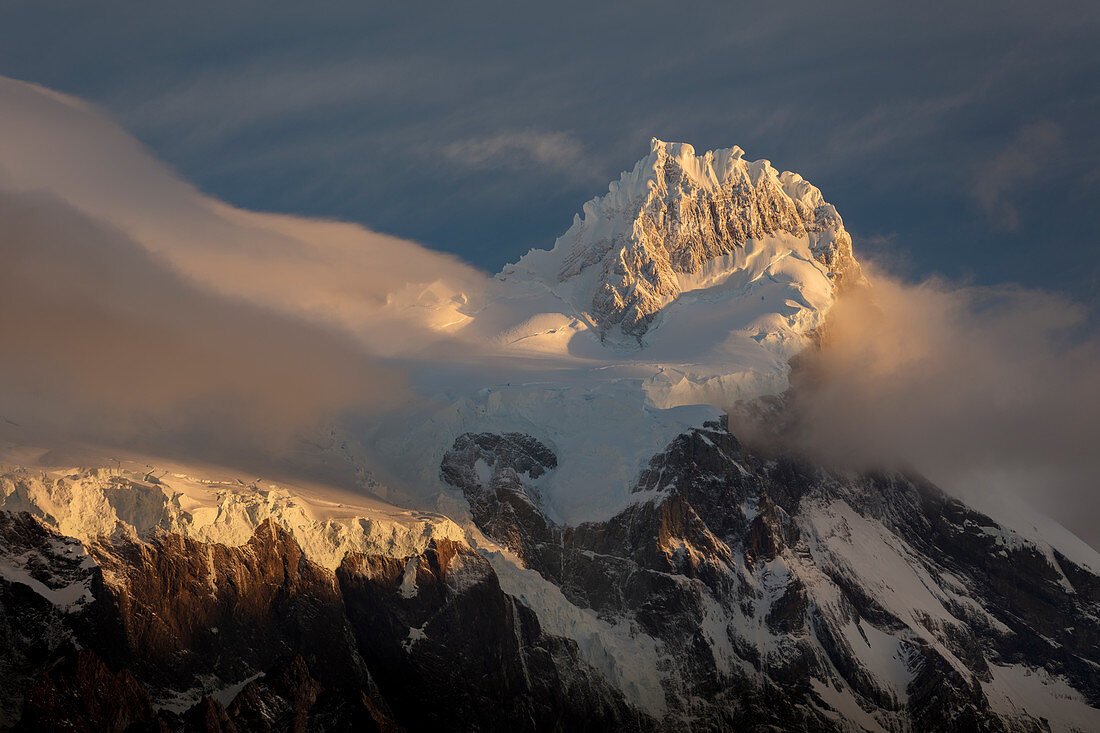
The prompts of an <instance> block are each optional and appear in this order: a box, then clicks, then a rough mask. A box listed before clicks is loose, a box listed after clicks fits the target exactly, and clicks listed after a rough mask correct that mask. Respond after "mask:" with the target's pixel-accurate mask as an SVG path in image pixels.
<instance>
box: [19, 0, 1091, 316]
mask: <svg viewBox="0 0 1100 733" xmlns="http://www.w3.org/2000/svg"><path fill="white" fill-rule="evenodd" d="M223 5H226V6H232V7H222V6H223ZM1098 38H1100V4H1097V3H1095V2H1055V3H1035V2H1027V3H1014V2H998V3H981V4H975V3H961V4H960V3H955V2H952V3H910V4H904V6H903V4H898V3H875V2H866V3H858V2H856V3H853V2H845V3H817V2H814V3H802V2H790V3H781V4H776V3H751V4H745V5H744V7H738V6H737V4H734V3H713V4H712V3H691V2H685V3H660V4H656V3H643V2H634V3H627V4H614V3H582V4H569V3H564V2H553V3H543V4H540V5H539V6H533V5H531V4H526V3H514V2H500V3H483V2H478V3H471V2H465V3H439V4H430V3H411V4H410V3H400V4H395V3H390V4H387V5H386V6H384V7H383V6H382V5H381V4H375V3H362V2H347V3H340V2H328V3H297V2H296V3H276V2H256V3H245V2H237V3H220V2H219V3H205V2H189V3H173V4H166V3H147V4H138V3H132V2H126V3H112V2H100V3H94V4H91V3H82V2H72V3H58V2H48V1H46V2H44V1H43V0H33V1H27V2H21V1H19V0H7V1H6V2H4V3H3V4H0V74H3V75H6V76H11V77H15V78H21V79H25V80H28V81H33V82H37V83H40V84H43V85H46V86H49V87H52V88H56V89H59V90H62V91H66V92H70V93H73V94H76V95H79V96H81V97H84V98H86V99H90V100H92V101H94V102H96V103H98V104H99V105H101V106H102V107H104V108H105V109H106V110H107V111H108V112H109V113H111V114H112V115H113V116H114V117H115V118H116V119H119V120H120V121H121V122H122V124H123V125H124V126H126V127H127V128H128V129H129V130H130V131H132V132H133V133H134V134H136V135H137V136H138V137H139V138H140V139H141V140H143V141H144V142H146V143H147V144H148V145H149V146H151V147H152V148H153V149H154V151H155V153H156V154H157V155H158V156H159V157H161V158H163V159H165V160H167V161H168V162H170V163H171V164H172V165H174V166H175V167H176V168H177V169H178V170H179V171H180V173H181V174H182V175H183V177H185V178H186V179H188V180H191V181H194V182H196V183H197V184H198V185H199V186H200V187H202V188H203V189H204V190H205V191H207V192H209V193H211V194H213V195H215V196H217V197H219V198H223V199H225V200H228V201H230V202H232V203H235V204H238V205H241V206H245V207H249V208H255V209H263V210H275V211H280V212H293V213H303V214H310V215H322V216H334V217H339V218H342V219H348V220H352V221H357V222H361V223H363V224H365V225H367V226H368V227H370V228H372V229H375V230H379V231H383V232H388V233H392V234H397V235H400V236H403V237H408V238H413V239H416V240H418V241H421V242H423V243H425V244H427V245H429V246H431V247H434V248H437V249H441V250H445V251H449V252H454V253H457V254H459V255H460V256H462V257H463V258H465V259H466V260H467V261H469V262H471V263H473V264H475V265H477V266H479V267H482V268H485V269H488V270H496V269H497V268H499V267H500V266H501V265H503V264H504V263H506V262H508V261H511V260H514V259H515V258H517V257H518V256H519V255H520V254H522V253H523V252H525V251H526V250H527V249H529V248H530V247H533V246H542V247H546V246H549V245H550V244H552V242H553V240H554V238H555V237H556V236H558V235H559V234H561V233H562V232H564V230H565V229H566V228H567V227H568V226H569V224H570V222H571V220H572V215H573V213H574V212H575V211H578V210H579V208H580V205H581V203H583V202H584V201H585V200H587V199H588V198H591V197H592V196H593V195H596V194H599V193H601V192H603V191H605V190H606V186H607V183H608V181H609V180H611V179H612V178H614V177H617V175H618V173H619V172H620V171H622V170H624V169H628V168H630V167H631V166H632V165H633V163H634V162H635V161H636V160H637V159H638V158H640V157H642V156H643V155H644V154H645V153H646V152H647V151H648V141H649V138H650V137H652V136H658V137H661V138H663V139H669V140H683V141H687V142H690V143H692V144H693V145H695V146H696V148H697V149H700V150H702V149H709V148H714V147H726V146H730V145H734V144H737V145H740V146H742V147H743V148H744V149H745V150H746V151H747V154H748V156H749V157H750V158H753V159H755V158H768V159H770V160H771V161H773V163H774V164H775V165H776V166H777V167H779V168H781V169H791V170H795V171H798V172H800V173H802V174H803V175H805V176H806V177H807V178H808V179H809V180H811V181H813V182H814V183H815V184H817V185H818V186H819V187H820V188H821V189H822V190H823V191H824V193H825V196H826V198H827V199H828V200H829V201H831V202H833V203H835V204H836V206H837V208H838V209H839V210H840V212H841V214H842V216H843V217H844V218H845V221H846V223H847V225H848V228H849V229H850V230H851V231H852V232H853V235H854V237H855V240H856V247H857V254H858V253H863V254H875V255H877V256H883V255H885V256H887V257H889V258H890V259H891V260H892V261H893V262H894V264H895V266H898V267H901V268H902V269H903V270H904V271H905V272H906V273H907V274H909V275H911V276H913V277H920V276H922V275H925V274H928V273H932V272H939V273H944V274H946V275H947V276H949V277H951V278H955V279H962V280H968V281H970V282H973V283H977V284H990V283H1000V282H1005V281H1009V282H1017V283H1021V284H1023V285H1026V286H1029V287H1042V288H1047V289H1054V290H1059V291H1064V292H1066V293H1068V294H1070V295H1071V296H1073V297H1075V298H1077V299H1078V300H1082V301H1085V302H1086V303H1088V304H1089V305H1090V306H1092V307H1095V306H1096V305H1097V302H1098V301H1100V258H1098V255H1097V236H1096V233H1095V232H1096V224H1095V212H1096V211H1097V204H1098V198H1100V135H1097V134H1096V130H1097V129H1100V84H1098V83H1097V80H1098V79H1100V43H1098V42H1097V39H1098Z"/></svg>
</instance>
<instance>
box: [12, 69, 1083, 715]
mask: <svg viewBox="0 0 1100 733" xmlns="http://www.w3.org/2000/svg"><path fill="white" fill-rule="evenodd" d="M0 105H2V106H3V108H4V109H5V110H10V111H11V114H8V115H5V117H4V118H2V119H0V140H4V141H8V142H5V143H0V173H2V175H0V192H2V193H4V194H5V195H13V196H14V195H19V196H27V195H29V194H28V192H33V193H34V194H35V195H38V196H43V195H45V196H50V197H54V198H56V199H59V200H63V201H65V202H66V204H67V205H68V206H70V207H72V208H73V209H74V210H76V211H78V212H80V214H81V215H83V216H87V217H90V218H94V220H95V221H97V222H105V223H107V224H108V225H109V226H110V227H112V229H113V230H114V231H117V232H121V233H124V234H125V236H126V237H128V239H129V241H131V242H133V243H135V244H136V245H137V246H138V247H140V248H141V250H142V251H143V252H147V253H149V254H150V256H152V257H154V258H155V261H156V262H160V263H164V265H165V266H166V267H169V268H171V270H172V271H173V272H174V273H177V274H178V275H179V277H182V278H185V279H186V280H187V281H188V282H191V283H194V284H196V286H201V288H202V289H203V291H204V292H210V293H215V294H218V295H219V297H221V296H225V295H231V297H232V298H234V299H236V300H239V301H243V302H246V303H248V304H250V306H251V307H255V308H258V309H266V310H269V311H273V312H279V313H282V314H286V315H288V316H292V317H293V318H295V319H298V320H299V321H302V322H305V323H311V324H314V325H316V326H317V327H319V328H321V327H323V328H324V329H327V330H331V331H333V332H339V333H341V334H343V335H345V336H346V337H348V338H350V339H353V340H354V341H355V343H357V344H360V345H361V346H362V349H363V351H364V353H366V354H368V355H369V357H370V359H371V360H372V361H371V363H372V364H375V363H380V364H383V365H384V366H385V367H386V368H388V369H394V370H397V371H399V372H400V373H401V374H402V375H403V376H404V377H405V378H406V379H407V381H408V384H407V387H408V392H409V394H411V395H413V396H412V397H410V398H408V399H406V400H403V401H401V402H400V403H399V404H396V405H386V406H385V407H382V408H373V409H371V410H369V411H364V412H362V413H349V414H346V415H341V416H339V417H338V418H335V419H331V420H329V421H327V422H325V424H324V425H322V426H320V427H317V426H314V427H311V428H310V429H309V430H303V431H300V432H299V433H298V434H297V435H296V438H295V442H294V447H293V450H288V452H287V455H286V456H283V457H281V460H280V461H278V462H276V463H274V464H272V465H270V466H267V467H264V468H262V469H261V468H242V467H240V466H233V465H230V464H229V463H227V462H224V461H213V460H212V461H209V462H206V461H199V460H196V459H194V458H185V457H180V455H171V454H170V453H169V452H167V451H165V452H162V453H154V452H150V451H146V450H139V449H137V448H127V449H123V448H119V447H117V446H112V447H105V446H104V445H103V444H102V443H99V442H96V441H95V440H92V439H91V438H87V437H86V438H82V439H80V440H75V439H74V440H71V441H69V442H66V443H65V444H61V443H56V444H55V443H51V442H50V439H49V438H48V437H45V436H48V435H49V432H48V431H47V430H45V429H42V430H38V429H36V428H35V426H33V425H31V424H28V422H27V421H26V419H25V417H24V416H23V415H19V414H15V413H13V414H11V415H3V416H0V417H3V418H4V420H3V421H2V422H3V424H2V425H0V509H2V510H3V511H2V512H0V649H2V654H0V679H2V680H3V684H2V685H0V688H2V690H3V692H0V727H3V726H5V725H6V726H11V727H13V728H14V729H16V730H38V729H50V728H54V727H56V726H57V725H58V724H59V721H66V724H68V725H70V726H71V729H74V730H97V729H101V730H146V729H149V730H153V729H157V730H188V731H190V730H226V731H227V730H347V729H366V730H406V729H407V730H426V729H436V730H438V729H448V730H632V731H634V730H637V731H648V730H681V729H685V728H686V729H691V730H742V729H746V730H747V729H752V730H775V729H779V730H823V731H825V730H870V731H879V730H886V731H909V730H965V731H969V730H990V731H1000V730H1005V731H1016V730H1019V731H1033V730H1035V731H1039V730H1080V731H1087V730H1100V556H1098V555H1097V553H1096V552H1094V551H1093V550H1092V549H1091V548H1089V547H1088V546H1087V545H1085V544H1084V543H1082V542H1081V541H1080V540H1078V539H1077V538H1076V537H1074V536H1073V535H1072V534H1070V533H1069V532H1067V531H1065V530H1064V529H1062V528H1061V527H1059V526H1058V525H1057V524H1055V523H1054V522H1052V521H1051V520H1047V519H1045V518H1042V517H1041V516H1039V515H1037V514H1035V513H1034V512H1031V511H1030V510H1026V509H1022V510H1019V511H1014V512H1011V513H1010V512H1009V511H1008V510H1007V509H1004V510H1002V511H1000V512H999V513H997V514H996V516H990V515H987V514H985V513H982V512H979V511H977V510H976V509H974V508H972V507H969V506H967V505H965V504H964V503H962V502H960V501H958V500H956V499H954V498H952V497H950V496H948V495H947V494H944V493H943V492H942V491H941V490H940V489H938V488H937V487H935V486H933V485H931V484H930V483H928V482H927V481H925V480H924V479H923V478H921V477H920V476H918V475H915V474H910V473H906V472H902V471H881V472H875V473H860V472H856V471H841V470H838V469H834V468H830V467H826V466H821V465H815V464H814V463H813V462H811V461H808V460H807V459H805V458H803V457H800V456H797V455H790V454H787V453H784V452H783V451H781V450H774V451H769V450H764V449H755V448H752V447H750V446H748V445H746V444H744V443H743V442H742V441H740V440H739V439H738V437H737V436H736V435H735V434H734V433H731V430H730V425H729V422H728V420H727V417H726V413H727V412H728V411H730V410H731V409H733V408H734V407H735V406H737V405H738V404H741V405H744V404H751V403H752V402H753V401H754V400H758V399H760V398H776V396H779V395H782V394H783V393H784V392H786V391H787V390H788V388H789V387H790V383H789V376H790V371H791V360H792V358H793V357H795V356H796V355H798V354H800V353H803V352H804V351H806V350H807V349H815V348H819V346H818V338H819V335H820V333H821V332H822V329H823V328H824V327H825V326H826V320H827V318H828V315H829V312H830V309H831V307H832V306H833V304H834V302H835V301H836V299H837V298H838V297H840V296H841V295H842V294H843V293H844V292H845V291H846V290H847V289H850V288H866V287H872V288H873V284H869V283H868V282H867V280H866V278H865V277H864V275H863V272H862V270H861V268H860V265H859V263H858V262H857V260H856V258H855V256H854V255H853V252H852V241H851V238H850V236H849V235H848V233H847V232H846V231H845V228H844V224H843V222H842V220H841V217H840V216H839V214H838V213H837V211H836V209H835V208H834V207H833V206H832V205H830V204H828V203H827V202H826V201H825V199H824V198H823V196H822V194H821V192H820V191H819V190H818V189H817V188H815V187H814V186H813V185H811V184H810V183H809V182H807V181H805V180H803V179H802V177H801V176H799V175H797V174H794V173H790V172H780V171H777V170H776V169H775V168H773V167H772V165H771V164H770V163H769V161H767V160H757V161H749V160H747V159H746V158H745V157H744V153H743V151H742V150H741V149H740V148H737V147H733V148H728V149H724V150H716V151H711V152H706V153H702V154H698V153H696V151H695V150H694V149H693V148H692V147H691V146H690V145H687V144H684V143H668V142H663V141H660V140H656V139H654V140H653V141H652V143H651V146H650V150H649V153H648V155H646V156H645V157H643V158H642V159H641V160H639V161H638V162H637V164H636V165H635V166H634V167H633V168H632V169H631V170H629V171H626V172H624V173H623V174H622V175H621V177H620V178H619V180H617V181H614V182H612V183H611V185H610V187H609V189H608V191H607V193H605V194H603V195H601V196H597V197H596V198H593V199H592V200H591V201H589V202H587V203H585V204H584V205H583V207H582V210H581V213H579V214H578V215H577V216H576V217H575V219H574V221H573V223H572V225H571V226H569V228H568V229H567V230H566V231H565V233H564V234H562V236H561V237H559V238H558V239H557V241H556V242H554V243H553V246H552V247H550V248H549V249H545V250H533V251H531V252H529V253H527V254H526V255H524V256H523V257H522V258H520V259H519V260H518V261H517V262H515V263H514V264H511V265H508V266H506V267H504V268H503V269H502V270H501V272H499V273H497V274H495V275H493V276H488V275H485V274H484V273H480V272H478V271H476V270H473V269H472V268H469V267H467V266H465V265H463V264H461V263H459V262H457V261H454V260H452V259H450V258H447V257H444V256H442V255H438V254H436V253H433V252H431V251H429V250H425V249H423V248H420V247H418V246H417V245H414V244H412V243H407V242H402V241H401V240H396V239H394V238H392V237H383V236H382V235H377V234H374V233H372V232H368V231H366V230H364V229H361V228H359V227H356V226H353V225H350V224H341V223H336V222H329V221H314V220H306V219H301V218H295V217H287V216H279V215H273V214H259V213H255V212H248V211H243V210H240V209H236V208H233V207H231V206H228V205H226V204H224V203H221V202H218V201H215V200H213V199H210V198H208V197H206V196H203V195H202V194H201V193H199V192H197V191H196V190H195V189H193V188H192V187H190V186H188V185H186V184H184V183H182V182H180V181H179V180H177V179H176V178H175V177H174V176H173V175H172V173H171V172H170V171H168V170H167V169H166V168H165V167H164V166H163V165H161V164H160V163H159V162H158V161H156V160H154V159H152V158H151V156H150V155H149V154H148V153H147V152H146V151H145V150H144V149H143V148H142V147H141V146H140V145H139V144H138V143H137V142H136V141H134V140H133V139H132V138H130V137H129V136H128V135H127V134H126V133H125V132H124V131H122V130H121V129H120V128H118V127H117V126H115V125H114V124H113V123H111V122H110V121H109V120H107V119H105V118H104V117H103V116H102V115H101V114H100V113H98V112H97V111H96V110H95V109H93V108H91V107H90V106H88V105H86V104H84V103H82V102H80V101H79V100H75V99H72V98H70V97H66V96H64V95H60V94H57V93H54V92H50V91H47V90H44V89H41V88H39V87H34V86H32V85H27V84H23V83H20V82H14V81H11V80H6V79H0ZM107 170H109V171H113V172H114V173H113V174H112V175H110V176H106V177H104V176H101V175H98V174H97V172H101V171H107ZM31 208H32V209H33V207H31ZM29 210H30V209H29ZM32 213H33V212H32ZM0 225H2V222H0ZM261 245H262V246H261ZM777 399H778V398H777ZM769 404H774V403H771V402H769ZM93 698H94V699H93Z"/></svg>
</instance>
